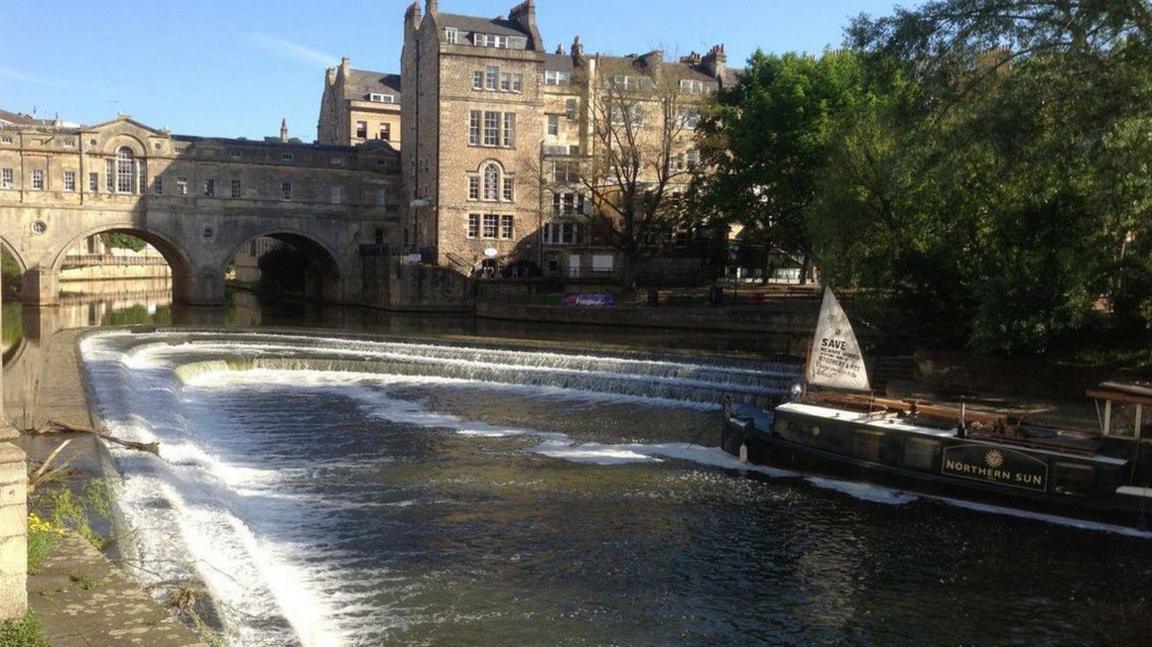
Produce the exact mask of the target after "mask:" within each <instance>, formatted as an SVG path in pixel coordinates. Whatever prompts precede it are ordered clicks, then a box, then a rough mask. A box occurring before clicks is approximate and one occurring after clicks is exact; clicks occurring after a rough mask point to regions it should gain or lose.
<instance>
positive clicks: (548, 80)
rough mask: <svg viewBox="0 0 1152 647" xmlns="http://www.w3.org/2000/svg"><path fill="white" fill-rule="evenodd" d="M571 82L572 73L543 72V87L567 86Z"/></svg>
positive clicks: (559, 71)
mask: <svg viewBox="0 0 1152 647" xmlns="http://www.w3.org/2000/svg"><path fill="white" fill-rule="evenodd" d="M571 82H572V73H571V72H565V71H562V70H544V85H568V84H569V83H571Z"/></svg>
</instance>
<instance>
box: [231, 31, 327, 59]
mask: <svg viewBox="0 0 1152 647" xmlns="http://www.w3.org/2000/svg"><path fill="white" fill-rule="evenodd" d="M248 38H249V40H250V42H251V43H252V45H255V46H256V47H257V48H259V49H262V50H264V51H265V52H267V53H269V54H273V55H276V56H280V57H282V58H289V59H292V60H294V61H299V62H301V63H308V64H309V65H319V66H322V67H329V66H332V65H335V64H336V63H337V62H338V61H339V60H340V57H338V56H332V55H331V54H326V53H324V52H320V51H317V50H314V49H311V48H309V47H304V46H303V45H297V44H296V43H291V42H288V41H286V40H283V39H280V38H273V37H272V36H269V35H267V34H261V33H257V32H252V33H249V34H248Z"/></svg>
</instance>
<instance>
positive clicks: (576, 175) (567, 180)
mask: <svg viewBox="0 0 1152 647" xmlns="http://www.w3.org/2000/svg"><path fill="white" fill-rule="evenodd" d="M552 180H553V181H554V182H556V183H557V184H573V183H576V182H579V181H580V165H579V163H577V162H571V161H557V162H552Z"/></svg>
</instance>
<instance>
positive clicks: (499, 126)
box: [468, 110, 516, 148]
mask: <svg viewBox="0 0 1152 647" xmlns="http://www.w3.org/2000/svg"><path fill="white" fill-rule="evenodd" d="M468 143H469V144H470V145H472V146H494V147H499V146H503V147H507V148H514V147H515V146H516V113H514V112H504V113H501V112H496V111H494V110H483V111H481V110H472V111H471V112H470V113H469V121H468Z"/></svg>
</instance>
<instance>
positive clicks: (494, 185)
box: [484, 162, 500, 201]
mask: <svg viewBox="0 0 1152 647" xmlns="http://www.w3.org/2000/svg"><path fill="white" fill-rule="evenodd" d="M484 199H485V200H493V201H495V200H499V199H500V167H499V166H497V165H496V163H495V162H493V163H491V164H489V165H488V166H485V167H484Z"/></svg>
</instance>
